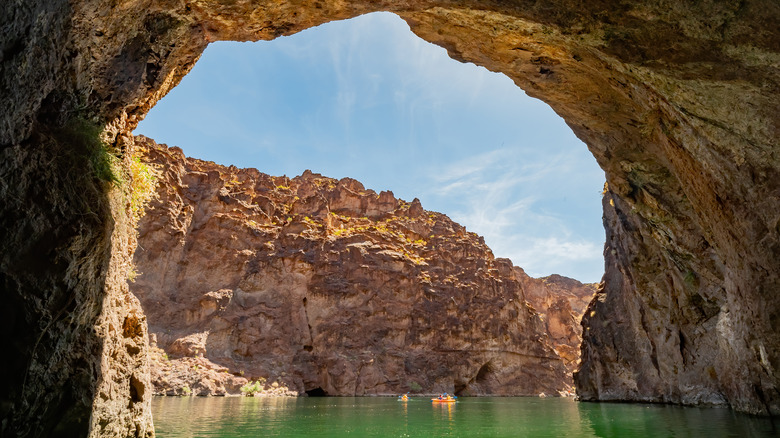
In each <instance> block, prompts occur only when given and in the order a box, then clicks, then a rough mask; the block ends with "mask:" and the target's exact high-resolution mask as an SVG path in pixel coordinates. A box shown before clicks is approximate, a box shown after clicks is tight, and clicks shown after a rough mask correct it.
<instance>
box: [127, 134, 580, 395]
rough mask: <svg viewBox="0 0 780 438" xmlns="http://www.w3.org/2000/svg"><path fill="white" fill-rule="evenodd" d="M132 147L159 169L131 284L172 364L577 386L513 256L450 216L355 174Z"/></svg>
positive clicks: (463, 387)
mask: <svg viewBox="0 0 780 438" xmlns="http://www.w3.org/2000/svg"><path fill="white" fill-rule="evenodd" d="M136 143H137V144H139V145H140V144H143V145H144V146H145V147H146V148H148V149H147V150H148V159H149V160H150V161H151V162H153V163H156V164H157V165H159V166H160V167H161V169H162V170H163V175H164V176H163V178H162V184H161V185H160V189H159V190H160V198H159V200H158V201H156V202H155V203H154V204H153V205H152V208H151V209H150V210H149V211H148V212H147V215H146V216H145V217H144V218H143V220H142V222H141V225H140V237H139V249H138V250H137V252H136V256H135V263H136V266H137V269H138V271H139V272H141V273H142V274H141V275H140V276H139V277H138V279H137V280H136V281H135V283H134V284H133V285H132V291H133V293H135V294H136V295H137V296H138V297H139V299H140V300H141V304H142V306H143V308H144V309H145V311H146V314H147V317H148V322H149V327H150V330H151V332H152V333H153V335H154V336H156V341H157V344H158V345H159V346H160V347H161V348H162V349H163V350H165V351H166V353H167V354H168V357H169V359H171V360H174V361H175V360H176V359H177V358H180V357H183V356H184V357H191V358H197V357H201V356H202V357H203V358H205V359H207V360H208V361H210V362H212V363H214V364H218V365H221V366H224V367H227V368H228V370H229V372H230V373H234V374H240V375H241V376H242V377H244V378H247V379H249V380H256V379H258V378H263V379H265V380H266V381H267V382H268V383H271V382H277V383H278V384H281V385H283V386H286V387H288V388H290V389H291V390H293V391H297V392H300V393H303V392H304V391H306V392H312V391H314V392H315V393H316V392H319V391H324V393H325V394H328V395H365V394H392V393H402V392H407V391H411V392H424V393H431V392H445V391H446V392H450V393H455V394H469V395H486V394H495V395H536V394H539V393H542V392H543V393H546V394H553V395H557V394H558V393H559V391H567V390H570V389H571V386H570V384H571V380H570V376H569V377H568V378H567V376H566V372H565V369H564V366H563V362H562V361H561V359H560V357H558V355H557V354H556V353H555V351H554V349H553V348H552V344H551V343H550V340H549V339H548V336H547V335H546V331H545V327H544V324H543V323H542V321H541V319H540V318H539V316H538V314H537V313H536V312H535V311H533V310H532V309H531V308H530V306H529V305H528V303H527V302H526V301H525V297H524V294H523V288H522V284H521V282H520V281H519V279H518V276H517V275H516V273H515V271H514V270H513V267H512V265H511V262H510V261H509V260H507V259H494V257H493V255H492V253H491V252H490V249H489V248H488V247H487V246H485V244H484V241H483V240H482V238H480V237H478V236H477V235H475V234H474V233H469V232H467V231H466V230H465V229H464V228H463V227H462V226H460V225H458V224H456V223H454V222H452V221H451V220H450V219H448V218H447V217H446V216H444V215H442V214H439V213H434V212H429V211H425V210H424V209H423V208H422V206H421V205H420V203H419V201H417V200H415V201H414V202H412V203H407V202H404V201H401V200H397V199H396V198H395V197H394V196H393V194H392V193H390V192H382V193H380V194H377V193H375V192H374V191H373V190H366V189H364V187H363V186H362V185H361V184H360V183H359V182H357V181H355V180H352V179H349V178H345V179H342V180H340V181H337V180H334V179H330V178H325V177H322V176H320V175H317V174H312V173H311V172H306V173H304V174H303V175H302V176H299V177H296V178H292V179H290V178H286V177H272V176H268V175H265V174H262V173H260V172H258V171H257V170H255V169H237V168H235V167H223V166H219V165H216V164H214V163H211V162H204V161H200V160H195V159H191V158H185V157H184V155H183V154H182V153H181V150H180V149H178V148H171V149H168V148H166V147H165V146H158V145H156V144H155V143H154V142H153V141H152V140H149V139H146V138H143V137H137V138H136ZM572 322H574V321H573V320H572ZM204 380H208V379H204ZM163 386H164V385H163ZM199 386H207V385H199ZM227 392H234V393H235V392H237V390H236V389H235V388H234V389H233V390H232V391H230V390H227Z"/></svg>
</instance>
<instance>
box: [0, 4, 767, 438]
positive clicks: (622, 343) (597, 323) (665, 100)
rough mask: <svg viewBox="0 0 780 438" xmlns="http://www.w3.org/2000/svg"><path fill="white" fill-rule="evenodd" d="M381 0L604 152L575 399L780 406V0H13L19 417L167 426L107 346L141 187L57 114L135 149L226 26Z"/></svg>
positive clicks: (5, 91) (93, 426)
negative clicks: (116, 174) (66, 130)
mask: <svg viewBox="0 0 780 438" xmlns="http://www.w3.org/2000/svg"><path fill="white" fill-rule="evenodd" d="M378 10H386V11H392V12H396V13H398V14H399V15H400V16H401V17H402V18H404V19H405V20H406V21H407V22H408V23H410V25H411V28H412V30H413V31H414V32H415V33H416V34H417V35H419V36H420V37H422V38H423V39H425V40H427V41H430V42H434V43H436V44H439V45H441V46H443V47H446V48H447V50H448V51H449V53H450V55H451V56H452V57H454V58H456V59H460V60H463V61H469V62H474V63H476V64H478V65H482V66H484V67H486V68H488V69H490V70H493V71H498V72H502V73H504V74H506V75H507V76H508V77H510V78H511V79H512V80H513V81H514V82H515V83H516V84H517V85H518V86H519V87H521V88H523V89H524V90H525V91H526V92H527V93H528V94H529V95H531V96H534V97H538V98H539V99H542V100H543V101H545V102H547V103H548V104H549V105H550V106H551V107H552V108H553V109H554V110H555V111H556V112H557V113H558V114H560V115H561V116H562V117H563V118H564V119H565V120H566V122H567V123H568V125H569V126H571V127H572V129H573V130H574V132H575V133H576V134H577V136H578V137H579V138H581V139H582V140H583V141H584V142H585V143H586V144H587V145H588V148H589V150H590V151H591V152H592V153H593V154H594V156H595V158H596V160H597V161H598V163H599V165H600V166H601V167H602V168H603V169H604V172H605V175H606V178H607V181H608V182H609V190H608V191H607V196H606V198H605V204H604V206H605V225H606V228H607V245H608V248H607V251H606V252H605V254H606V258H607V260H606V264H605V267H606V275H605V277H604V288H603V290H602V291H601V292H600V293H599V295H598V297H597V300H595V301H593V303H592V306H591V309H590V310H589V311H588V312H586V315H585V321H584V324H585V332H584V342H583V359H582V366H581V368H580V372H579V374H578V375H577V376H576V380H577V386H578V392H579V394H580V396H581V397H582V398H583V399H588V400H641V401H654V402H672V403H684V404H699V403H716V404H721V405H727V406H731V407H733V408H735V409H738V410H741V411H746V412H752V413H756V414H765V415H766V414H773V415H778V414H780V375H779V374H778V373H780V300H778V298H777V290H778V289H780V215H778V212H779V211H780V195H779V194H778V193H780V188H779V186H778V184H780V183H778V181H780V177H778V176H779V175H780V157H778V154H777V146H778V142H777V139H778V138H779V137H780V121H779V119H778V116H777V115H778V114H779V113H780V98H779V97H778V96H780V85H779V84H780V69H778V68H777V65H778V59H780V27H778V26H777V23H778V21H780V5H778V3H777V1H776V0H745V1H739V2H683V1H678V2H669V1H667V0H648V1H643V2H633V3H631V2H623V1H616V0H594V1H588V2H582V1H572V0H550V1H545V2H534V1H525V0H512V1H502V2H488V1H481V0H465V1H454V2H453V1H447V2H445V1H436V0H431V1H414V2H410V1H388V0H383V1H370V2H368V1H349V2H344V1H330V0H322V1H318V2H266V1H251V2H250V1H243V0H238V1H229V2H225V1H221V2H215V1H192V2H181V1H172V0H161V1H157V2H150V1H140V0H122V1H111V2H108V1H103V0H96V1H89V2H87V1H76V0H73V1H66V0H29V1H15V2H1V3H0V20H2V21H1V22H0V24H1V26H0V27H2V29H3V32H2V33H0V55H1V56H2V58H1V59H2V69H0V107H2V108H3V111H1V112H0V153H2V160H0V176H2V178H0V181H2V183H3V184H0V206H2V209H1V210H0V217H2V221H0V225H1V226H2V230H0V236H3V239H2V241H0V244H2V246H0V254H3V259H2V262H1V263H0V282H2V285H3V290H4V292H6V297H7V298H6V300H5V302H4V307H3V309H4V311H5V312H6V313H5V314H3V316H4V317H3V318H2V319H3V321H7V327H6V330H5V332H4V333H6V334H7V336H5V337H4V340H3V343H2V344H0V348H2V350H3V351H4V352H5V353H6V354H7V355H8V356H9V357H12V358H14V359H13V360H11V361H8V362H7V363H4V364H3V365H2V367H3V368H0V370H1V371H2V372H3V375H6V376H10V377H9V378H8V379H7V382H5V383H4V384H3V386H2V387H1V388H0V389H1V390H0V399H2V400H1V401H2V406H3V409H2V411H0V415H2V420H3V421H2V427H3V429H2V432H3V433H6V434H9V435H18V434H23V433H37V434H38V435H44V436H45V435H50V434H51V432H52V431H54V430H55V429H56V430H60V431H62V430H67V431H68V432H72V433H71V434H72V435H82V436H83V435H90V436H116V435H118V434H123V435H127V436H133V435H143V434H147V433H148V434H150V435H151V434H153V432H152V431H151V428H152V426H151V418H150V414H149V403H148V401H142V402H138V403H134V404H132V409H131V408H127V406H131V405H130V402H131V401H132V400H133V399H134V398H137V394H138V392H137V390H136V392H135V393H133V392H132V391H131V387H134V386H131V384H130V383H131V382H132V381H133V380H132V379H134V378H135V379H136V380H137V376H138V375H143V374H144V371H143V370H142V368H143V363H144V360H142V359H141V357H143V356H144V353H143V351H144V348H143V346H142V347H141V353H140V354H141V356H140V357H139V358H138V359H139V360H135V359H128V360H125V359H127V358H125V359H121V360H114V359H113V357H112V356H111V355H110V353H109V356H106V357H102V355H103V354H104V353H105V352H111V351H116V350H115V347H119V346H120V345H121V342H119V340H118V338H116V337H115V335H114V333H116V332H115V331H114V330H111V329H110V328H111V327H112V326H113V328H114V329H116V322H117V321H122V320H123V319H124V318H125V317H126V316H128V315H130V314H131V313H132V312H133V311H134V309H133V306H132V305H128V306H123V305H122V306H120V305H116V304H117V303H122V302H124V303H128V304H129V303H130V302H131V301H132V300H131V299H129V297H128V296H127V293H126V290H125V289H124V286H123V285H122V283H123V282H124V279H125V278H126V275H124V274H125V273H126V272H127V269H128V268H129V263H128V262H129V258H130V257H131V253H132V249H131V248H130V250H128V247H132V238H131V235H132V230H129V229H128V228H127V227H124V226H119V227H115V226H114V220H115V218H121V216H122V215H123V213H122V211H123V210H124V208H125V207H124V206H122V205H118V204H120V203H115V204H112V206H111V207H110V208H98V206H99V205H101V202H104V201H105V200H106V199H108V198H110V197H112V196H114V197H115V196H116V193H114V194H110V193H109V192H110V189H108V188H106V187H102V188H99V189H98V190H97V191H95V190H94V189H95V187H94V184H93V181H91V180H90V179H85V178H81V176H83V175H85V174H89V173H88V172H90V169H89V168H88V167H89V166H84V165H86V164H89V163H90V159H89V158H88V157H86V156H84V155H80V154H79V151H80V148H79V144H78V142H73V141H69V140H67V139H63V138H58V137H57V136H55V135H52V134H53V133H54V132H56V131H57V130H59V129H61V128H62V127H64V126H66V125H67V124H68V122H69V121H72V120H77V119H86V120H89V121H91V122H92V123H94V124H96V126H98V127H99V128H100V127H105V129H106V135H105V139H106V140H107V141H108V142H109V144H110V145H111V146H112V148H111V150H112V152H113V153H115V154H117V155H119V156H122V157H124V156H125V154H126V152H128V151H131V150H132V137H131V132H132V129H133V128H134V127H135V126H136V124H137V122H138V121H139V120H140V119H141V118H142V117H143V116H144V115H145V114H146V113H147V112H148V111H149V109H150V108H151V106H152V105H154V104H155V102H157V101H158V100H159V99H160V98H161V97H162V96H164V95H165V93H167V92H168V91H169V90H170V89H171V88H172V87H173V86H175V85H176V84H177V83H178V81H179V80H180V79H181V78H182V77H183V76H184V75H185V74H186V73H187V72H188V71H189V69H190V68H191V67H192V65H193V64H194V62H195V61H196V60H197V59H198V56H199V55H200V53H201V52H202V51H203V49H204V48H205V47H206V45H207V44H208V43H209V42H212V41H215V40H219V39H233V40H258V39H267V40H270V39H273V38H275V37H278V36H280V35H289V34H291V33H294V32H297V31H300V30H303V29H306V28H309V27H312V26H316V25H318V24H321V23H324V22H327V21H331V20H337V19H343V18H348V17H354V16H356V15H359V14H362V13H367V12H372V11H378ZM74 152H75V154H73V153H74ZM82 152H83V151H82ZM74 164H76V166H75V167H74V166H73V165H74ZM128 165H129V164H128V162H127V161H124V164H121V166H122V167H123V168H126V167H127V166H128ZM74 169H77V171H73V170H74ZM74 194H76V195H78V194H88V196H87V198H88V201H89V202H87V205H90V206H91V207H92V208H91V209H90V210H87V211H86V213H85V211H84V210H83V209H82V208H81V206H82V203H81V201H80V200H79V196H74ZM119 222H120V223H121V220H120V221H119ZM109 242H111V243H109ZM114 243H116V245H115V244H114ZM109 304H110V305H109ZM139 320H142V318H139ZM74 321H75V322H77V323H76V324H71V323H73V322H74ZM63 324H64V325H63ZM66 326H67V327H66ZM104 329H106V330H104ZM140 338H143V336H141V337H140ZM71 346H72V347H73V348H71ZM49 359H56V360H57V363H56V364H55V363H51V364H50V363H46V361H47V360H49ZM98 363H99V366H97V364H98ZM63 370H68V371H67V372H65V373H63ZM70 370H74V372H73V373H71V372H70ZM69 376H72V377H73V378H69ZM134 376H135V377H134ZM99 382H104V383H105V382H115V384H116V387H113V388H111V390H108V391H103V392H101V391H98V390H97V389H96V388H97V387H98V385H99ZM133 394H136V395H135V396H134V395H133ZM31 431H33V432H31ZM35 431H37V432H35Z"/></svg>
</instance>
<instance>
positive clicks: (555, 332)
mask: <svg viewBox="0 0 780 438" xmlns="http://www.w3.org/2000/svg"><path fill="white" fill-rule="evenodd" d="M515 277H516V278H518V279H519V280H520V282H521V284H522V285H523V291H524V292H525V299H526V300H528V302H529V303H531V305H532V306H534V309H536V310H537V312H539V314H540V315H541V317H542V320H543V321H544V325H545V328H546V329H547V333H548V335H549V337H550V341H551V342H552V344H553V348H555V351H556V352H557V353H558V355H559V356H561V359H563V362H564V364H565V365H566V368H567V369H568V370H569V373H571V372H573V371H574V370H576V369H577V367H578V366H579V364H580V344H581V343H582V325H581V324H580V323H581V321H582V316H583V315H584V314H585V308H586V307H587V306H588V304H589V303H590V301H591V300H592V299H593V296H594V295H595V294H596V291H597V290H598V287H599V285H598V284H594V283H586V284H583V283H580V282H579V281H577V280H575V279H573V278H568V277H564V276H561V275H557V274H553V275H550V276H548V277H543V278H532V277H529V276H528V275H527V274H526V273H525V271H523V269H522V268H518V267H515Z"/></svg>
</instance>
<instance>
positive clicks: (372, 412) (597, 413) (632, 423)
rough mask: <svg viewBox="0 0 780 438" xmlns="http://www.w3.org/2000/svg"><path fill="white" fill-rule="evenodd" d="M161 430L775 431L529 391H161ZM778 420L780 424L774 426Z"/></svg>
mask: <svg viewBox="0 0 780 438" xmlns="http://www.w3.org/2000/svg"><path fill="white" fill-rule="evenodd" d="M152 411H153V413H154V423H155V426H156V430H157V435H158V436H159V437H161V438H166V437H221V438H227V437H231V438H234V437H272V436H279V437H344V436H354V437H556V438H557V437H707V438H716V437H778V436H780V430H778V429H777V428H776V427H777V426H776V425H774V424H773V422H772V420H770V419H766V418H757V417H751V416H747V415H741V414H736V413H734V412H731V411H729V410H727V409H705V408H701V409H700V408H681V407H675V406H661V405H639V404H612V403H577V402H575V401H573V400H571V399H560V398H546V399H539V398H531V397H509V398H505V397H501V398H494V397H479V398H463V399H461V401H459V402H458V403H457V404H441V405H440V404H433V403H431V402H430V401H429V398H423V397H421V398H412V399H411V400H410V401H408V402H401V401H397V400H396V399H394V398H386V397H355V398H353V397H301V398H246V397H230V398H221V397H220V398H218V397H212V398H209V397H181V398H179V397H159V398H155V399H154V400H153V401H152ZM779 426H780V425H779Z"/></svg>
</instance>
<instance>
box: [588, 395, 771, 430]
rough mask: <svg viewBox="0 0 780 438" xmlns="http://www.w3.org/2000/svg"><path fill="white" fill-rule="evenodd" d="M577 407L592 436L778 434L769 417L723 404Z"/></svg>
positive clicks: (613, 404) (596, 405)
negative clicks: (751, 414)
mask: <svg viewBox="0 0 780 438" xmlns="http://www.w3.org/2000/svg"><path fill="white" fill-rule="evenodd" d="M577 407H578V410H579V411H580V415H581V417H582V418H583V420H585V423H584V424H587V426H588V427H589V428H590V430H591V431H592V436H598V437H621V436H637V437H640V436H641V437H674V436H706V437H708V438H715V437H769V436H780V435H779V432H780V431H778V430H777V428H776V427H775V424H774V422H773V420H772V419H771V418H761V417H752V416H748V415H743V414H738V413H736V412H734V411H732V410H730V409H725V408H691V407H679V406H671V405H651V404H621V403H578V404H577Z"/></svg>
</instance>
